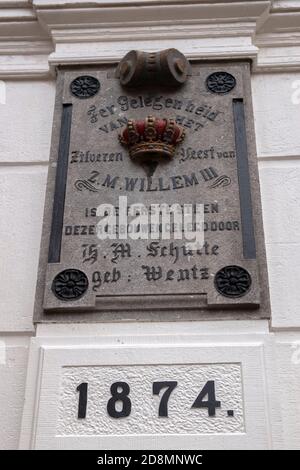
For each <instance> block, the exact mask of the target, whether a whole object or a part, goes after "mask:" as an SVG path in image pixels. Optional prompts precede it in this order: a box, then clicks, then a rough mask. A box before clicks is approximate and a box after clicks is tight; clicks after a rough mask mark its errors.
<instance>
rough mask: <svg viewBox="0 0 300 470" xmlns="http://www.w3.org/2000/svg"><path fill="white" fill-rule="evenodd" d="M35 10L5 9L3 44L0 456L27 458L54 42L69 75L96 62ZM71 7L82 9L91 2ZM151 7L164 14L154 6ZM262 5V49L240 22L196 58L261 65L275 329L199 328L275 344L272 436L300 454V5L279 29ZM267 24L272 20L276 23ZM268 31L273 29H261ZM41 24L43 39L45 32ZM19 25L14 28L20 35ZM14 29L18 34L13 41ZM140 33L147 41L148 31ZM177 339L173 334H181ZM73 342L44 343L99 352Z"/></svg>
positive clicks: (262, 156)
mask: <svg viewBox="0 0 300 470" xmlns="http://www.w3.org/2000/svg"><path fill="white" fill-rule="evenodd" d="M33 3H34V9H32V6H31V2H27V1H23V2H20V1H19V2H15V1H14V0H11V1H2V0H1V1H0V7H2V8H1V10H0V15H1V20H2V22H3V24H4V29H3V30H2V31H3V32H2V33H0V51H1V54H0V80H1V81H0V122H1V125H0V143H1V145H0V149H1V155H0V227H1V229H0V259H1V263H0V279H1V283H0V289H1V293H0V341H1V342H0V409H1V423H2V425H1V427H0V448H1V449H15V448H17V447H18V442H19V435H20V430H21V420H22V411H23V406H24V398H25V381H26V372H27V364H28V350H29V345H30V341H31V337H32V336H34V335H35V330H34V327H33V324H32V313H33V302H34V291H35V283H36V273H37V263H38V253H39V243H40V235H41V225H42V216H43V205H44V195H45V184H46V176H47V162H48V156H49V147H50V138H51V127H52V116H53V106H54V95H55V80H54V78H53V76H52V75H51V73H50V72H49V67H48V56H49V52H51V50H52V49H53V48H54V46H53V45H52V39H53V37H55V38H56V39H57V38H60V42H59V44H58V46H57V49H56V52H52V54H51V56H50V63H59V62H60V61H63V57H64V59H65V63H67V62H68V60H69V61H70V60H71V61H74V62H75V63H76V62H79V63H80V62H85V61H88V60H89V59H88V58H86V57H85V55H84V54H85V53H86V52H85V51H86V50H87V49H88V48H87V47H86V46H85V48H84V47H83V45H84V43H82V44H81V43H80V41H81V39H80V37H81V38H82V37H83V36H80V35H79V34H78V36H76V38H74V49H75V50H80V47H79V48H77V46H78V44H79V46H80V45H82V54H81V56H80V55H79V56H78V57H76V56H75V58H74V54H73V50H72V39H71V40H69V39H68V34H69V33H70V31H69V30H67V29H66V31H63V30H62V29H59V28H60V26H59V25H56V26H55V27H53V24H54V23H55V22H56V21H58V20H57V18H56V17H55V4H59V3H61V2H59V1H57V2H54V1H53V2H51V1H50V0H49V1H46V0H38V1H34V2H33ZM64 3H66V2H64ZM73 3H75V4H77V5H76V6H77V7H79V9H80V7H82V5H83V3H84V2H73ZM95 3H97V2H95ZM107 3H108V4H109V3H111V2H109V1H108V2H107ZM119 3H121V2H119ZM149 3H150V4H151V3H155V2H152V1H151V0H150V1H149ZM181 3H185V2H181ZM198 3H199V4H201V3H205V2H201V1H200V2H198ZM207 3H212V4H213V3H216V2H207ZM229 3H231V2H228V4H229ZM232 3H234V2H232ZM244 3H247V2H244ZM248 3H252V2H248ZM256 3H257V4H259V5H258V6H257V11H256V10H255V12H254V11H253V12H252V13H251V14H252V17H251V21H250V20H249V22H248V23H247V25H248V26H247V27H248V28H249V37H250V36H251V35H252V33H253V29H254V30H255V28H256V27H258V26H259V27H260V28H261V34H260V35H259V36H257V38H256V45H255V44H254V43H252V42H251V40H250V39H249V38H248V37H247V36H244V37H243V38H242V39H241V38H239V37H238V36H239V34H242V33H241V31H242V30H243V29H245V26H244V24H241V26H240V27H239V19H238V18H237V20H236V23H235V28H233V32H231V33H230V34H231V35H232V37H230V39H229V33H228V34H227V36H226V35H225V36H224V37H222V36H221V37H217V38H216V37H215V38H211V37H209V32H207V30H205V28H204V26H203V25H202V26H203V34H202V35H203V37H204V39H203V38H201V37H200V38H199V37H198V38H196V39H195V38H194V40H193V42H192V43H191V42H190V44H192V48H193V50H192V53H191V54H190V55H191V56H193V57H195V56H196V55H197V54H198V55H199V57H205V58H208V57H217V58H218V57H219V58H221V57H222V56H223V57H227V58H228V57H231V56H240V57H251V58H252V59H253V61H254V62H253V63H254V73H253V79H252V84H253V88H252V90H253V104H254V116H255V126H256V135H257V149H258V159H259V172H260V182H261V192H262V205H263V217H264V227H265V238H266V247H267V257H268V271H269V280H270V294H271V303H272V322H271V329H270V328H269V324H268V322H266V321H262V322H253V323H252V324H251V325H249V322H247V323H245V324H243V322H238V323H239V324H236V325H233V324H226V322H217V323H212V322H211V323H210V322H205V325H203V326H201V324H199V325H197V328H198V329H200V328H201V331H202V334H204V336H205V335H208V334H209V335H211V334H213V336H214V341H215V342H218V341H220V343H221V342H222V341H224V338H223V339H222V337H223V336H224V335H226V341H227V342H230V338H231V335H232V341H233V340H234V341H237V338H239V341H240V342H241V343H243V342H245V343H246V342H247V341H249V340H251V338H252V336H253V335H254V336H255V337H257V335H258V336H259V337H260V338H262V341H263V342H264V343H266V344H269V343H270V342H271V343H272V348H271V349H270V348H269V349H268V351H269V352H268V357H266V360H265V368H266V377H267V379H268V385H267V388H266V390H267V391H268V393H269V407H270V417H271V420H272V421H273V422H272V423H271V425H270V426H269V428H268V429H269V430H268V434H269V436H268V437H269V441H270V442H271V444H270V445H271V446H273V447H284V448H300V432H299V429H300V402H299V390H300V352H299V351H300V289H299V284H300V269H299V267H300V242H299V237H298V234H299V229H300V227H299V225H300V222H299V221H300V192H299V182H300V136H299V123H300V102H299V103H298V102H297V96H296V97H295V95H294V98H293V94H295V87H296V86H297V81H300V62H299V57H300V45H298V43H297V41H298V37H299V34H300V32H298V31H297V30H296V31H294V32H293V41H292V44H290V42H291V40H289V36H288V34H290V35H291V34H292V33H291V31H290V30H289V29H288V27H287V26H288V23H287V24H285V28H284V31H285V32H284V37H282V38H281V39H279V38H278V31H279V33H280V29H281V28H280V25H278V14H279V15H282V22H288V21H289V20H288V19H287V17H286V16H285V13H289V17H290V18H291V15H290V13H291V12H292V13H293V14H294V15H299V11H300V4H299V5H298V3H300V2H297V1H293V2H289V1H281V2H279V1H275V2H273V9H274V11H275V12H277V17H276V18H277V19H276V22H275V24H273V22H272V21H273V20H272V15H271V13H270V10H268V8H269V7H270V5H269V7H268V5H267V4H271V2H268V1H266V2H260V1H258V2H256ZM43 4H44V5H48V6H49V5H50V7H51V4H52V6H53V5H54V6H53V8H54V10H53V11H54V13H53V17H51V18H50V19H49V24H48V26H47V27H46V28H45V23H47V20H48V17H47V14H45V13H44V10H43ZM292 4H293V5H294V6H293V5H292ZM212 15H213V13H212ZM224 15H225V13H224ZM231 15H232V13H231ZM255 15H257V17H256V18H254V17H255ZM91 16H92V17H93V14H91ZM237 16H238V15H237ZM40 18H41V20H40ZM266 18H269V19H268V20H267V21H266ZM292 18H295V17H292ZM33 20H34V21H33ZM50 20H51V21H50ZM71 21H72V16H71V13H70V22H71ZM73 21H74V20H73ZM240 21H241V20H240ZM243 21H244V20H243ZM264 21H265V23H264V25H265V26H260V23H263V22H264ZM39 22H41V23H42V24H43V27H40V26H39ZM291 22H292V26H291V29H292V28H294V29H295V28H296V27H295V25H294V20H292V21H291ZM13 23H14V24H15V26H14V28H13V29H12V24H13ZM29 23H30V25H29ZM250 23H251V24H250ZM16 24H17V26H16ZM257 25H258V26H257ZM179 26H180V25H179ZM202 26H201V27H202ZM16 27H17V32H18V34H15V32H16ZM227 27H228V22H227ZM30 28H31V29H30ZM32 28H34V30H33V29H32ZM51 28H53V29H52V30H51ZM141 28H142V30H143V26H141ZM178 28H179V27H178ZM251 28H252V32H251ZM272 28H273V29H272ZM200 29H201V28H200ZM216 29H217V28H216ZM45 30H46V32H45ZM85 30H86V28H85ZM12 31H14V34H13V32H12ZM201 31H202V29H201ZM286 31H287V33H286ZM173 33H174V37H173V38H171V37H168V35H167V34H166V35H165V36H164V43H163V46H162V47H160V48H164V47H169V46H171V47H178V48H179V49H184V48H186V50H185V51H184V52H186V51H188V49H189V41H190V40H187V39H185V40H184V39H182V37H183V36H182V34H183V33H182V31H181V30H180V31H179V32H178V31H177V30H175V29H174V31H173ZM250 33H251V34H250ZM83 34H84V33H83V32H82V35H83ZM103 34H104V33H103ZM114 34H115V36H114V38H113V39H112V40H111V42H105V48H104V49H103V50H105V54H106V57H107V60H110V58H114V57H118V56H119V55H123V50H122V48H121V47H120V45H119V44H123V47H124V40H122V36H121V39H118V38H119V37H120V32H119V31H116V32H115V33H114ZM128 34H129V33H128ZM130 34H132V32H131V33H130ZM157 34H159V32H158V33H157ZM176 34H177V36H176ZM184 34H186V35H187V37H188V34H192V33H191V31H188V30H186V33H184ZM118 35H119V36H118ZM215 35H217V33H215ZM91 36H93V37H92V38H90V41H91V43H92V45H91V50H93V47H92V46H93V41H97V38H96V36H97V35H96V33H95V32H94V33H93V34H92V33H91ZM189 37H190V36H189ZM193 37H194V36H193ZM65 38H67V39H66V40H65ZM174 38H175V39H174ZM64 40H65V43H64ZM118 41H120V43H118ZM131 41H132V40H131ZM157 41H158V42H159V40H158V39H157ZM75 43H76V44H75ZM128 44H129V45H130V41H129V42H128ZM153 44H154V43H153V41H151V35H150V36H149V37H148V36H147V38H146V39H144V38H143V34H142V33H141V31H139V34H138V37H137V39H136V40H135V41H134V47H135V48H137V49H139V48H141V49H145V47H148V48H150V49H151V47H153ZM216 44H217V45H216ZM237 44H238V45H239V46H237ZM75 46H76V47H75ZM126 47H127V46H126ZM158 47H159V44H158ZM243 47H244V50H243ZM257 47H258V50H257V49H256V48H257ZM94 49H95V51H97V53H98V52H99V50H100V51H101V45H100V46H99V43H97V44H95V46H94ZM95 53H96V52H95ZM187 53H188V52H187ZM287 53H288V54H287ZM79 54H80V53H79ZM91 54H92V53H91ZM70 57H71V59H70ZM298 85H299V84H298ZM298 96H299V95H298ZM298 101H300V100H298ZM126 328H127V330H128V333H127V334H128V335H130V334H132V335H136V336H137V337H138V336H139V335H141V332H140V326H138V325H127V326H126ZM174 328H175V327H174V325H173V331H174ZM145 329H149V331H151V327H150V326H145ZM184 329H185V331H186V334H187V335H188V334H189V333H192V332H193V330H194V326H193V325H188V324H185V325H184ZM71 330H72V333H71V332H69V331H70V329H68V332H67V329H64V327H61V328H59V327H53V326H51V327H49V329H48V330H47V327H43V328H42V329H41V330H40V333H39V335H40V336H41V338H42V339H41V341H43V338H46V339H45V341H47V338H48V337H49V338H52V339H51V341H55V338H56V337H57V336H59V342H60V344H61V343H62V344H63V343H64V335H65V338H66V340H65V341H71V338H72V337H73V336H74V337H77V336H81V337H82V338H83V339H82V340H81V341H82V342H83V343H84V341H86V342H87V343H89V339H88V338H89V337H90V336H92V331H93V328H90V330H89V327H88V326H87V327H85V329H84V330H82V331H80V329H79V330H77V329H76V328H72V329H71ZM116 331H117V325H115V326H112V327H111V330H109V326H108V330H106V329H105V328H103V329H102V330H101V329H100V331H99V342H100V343H101V341H102V340H101V334H102V335H103V338H104V337H106V335H107V334H111V335H117V333H116ZM179 333H180V334H181V333H182V325H180V324H178V331H177V333H176V332H174V335H175V336H176V334H179ZM53 338H54V339H53ZM218 338H220V339H219V340H218ZM268 347H269V346H268ZM270 351H271V352H270ZM275 376H276V377H275ZM31 392H32V393H33V390H27V398H28V397H29V396H30V393H31ZM23 442H25V441H24V440H23Z"/></svg>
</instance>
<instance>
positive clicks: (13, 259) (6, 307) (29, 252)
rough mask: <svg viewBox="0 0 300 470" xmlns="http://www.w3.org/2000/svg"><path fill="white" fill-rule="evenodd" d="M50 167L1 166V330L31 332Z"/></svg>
mask: <svg viewBox="0 0 300 470" xmlns="http://www.w3.org/2000/svg"><path fill="white" fill-rule="evenodd" d="M46 176H47V166H46V165H45V166H27V167H25V166H24V167H22V166H21V167H1V166H0V200H1V204H0V233H1V237H0V258H1V263H0V279H1V286H0V291H1V293H0V331H24V330H32V329H33V325H32V316H33V305H34V295H35V285H36V277H37V269H38V256H39V246H40V239H41V228H42V219H43V207H44V198H45V187H46Z"/></svg>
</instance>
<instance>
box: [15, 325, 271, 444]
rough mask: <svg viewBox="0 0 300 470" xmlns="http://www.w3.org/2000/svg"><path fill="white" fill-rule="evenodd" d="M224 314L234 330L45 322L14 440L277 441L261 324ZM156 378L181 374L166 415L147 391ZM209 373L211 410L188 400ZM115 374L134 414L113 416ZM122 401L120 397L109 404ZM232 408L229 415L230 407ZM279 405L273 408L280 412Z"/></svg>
mask: <svg viewBox="0 0 300 470" xmlns="http://www.w3.org/2000/svg"><path fill="white" fill-rule="evenodd" d="M229 323H230V329H231V332H229V326H228V324H227V326H223V325H226V322H219V326H217V325H213V324H212V323H209V322H204V323H202V324H201V327H200V326H199V325H198V324H197V323H196V322H190V323H189V322H185V323H183V324H182V323H180V322H177V323H168V324H162V329H161V328H160V326H161V325H158V324H154V323H153V324H147V323H143V328H141V326H140V325H138V324H135V323H132V324H125V325H124V326H123V325H121V324H119V325H77V326H74V328H72V330H70V327H69V326H64V325H56V326H55V325H52V326H51V325H49V329H48V326H47V325H44V326H42V327H41V328H39V331H40V330H41V332H42V333H43V336H41V337H39V336H38V337H37V338H36V339H35V340H33V342H32V347H31V354H30V359H29V367H28V378H27V398H26V404H25V409H24V415H23V425H22V435H21V440H20V448H33V449H55V448H59V449H75V448H76V449H78V448H80V449H101V448H103V449H116V448H117V449H127V448H130V447H134V448H140V449H155V448H156V449H170V448H172V449H192V448H199V447H200V448H201V447H203V448H210V449H223V448H224V449H237V448H238V449H243V448H250V449H252V448H255V449H267V448H272V447H274V445H275V441H276V439H277V437H276V439H275V440H274V441H273V442H272V430H271V429H272V427H273V424H274V426H275V424H276V423H272V425H271V424H270V421H271V417H270V412H271V410H272V407H271V406H270V402H271V401H272V393H271V387H272V380H274V381H275V378H274V376H272V375H271V374H270V375H271V377H268V379H267V377H266V374H267V371H266V370H265V362H264V356H267V355H269V353H270V347H269V345H268V343H269V338H268V335H266V324H267V323H266V322H263V323H262V322H253V329H254V330H255V329H256V333H250V330H249V331H248V332H247V327H245V326H243V325H237V327H235V324H234V322H229ZM240 323H241V322H240ZM249 323H250V322H249ZM67 329H68V332H69V333H68V334H67V335H66V331H67ZM47 331H48V334H49V335H50V336H47ZM60 331H61V333H59V332H60ZM80 331H81V333H82V335H83V336H80ZM200 331H201V332H200ZM235 331H236V333H235ZM238 331H239V332H238ZM73 332H74V334H75V335H74V336H73ZM88 332H89V333H88ZM118 332H119V333H118ZM86 334H89V336H85V335H86ZM270 367H273V365H272V364H271V366H270ZM269 372H270V373H271V371H269ZM163 380H169V381H170V380H175V381H177V382H178V386H177V388H176V389H174V391H173V395H171V397H170V399H169V417H168V418H166V417H164V418H158V416H157V411H158V406H159V400H160V397H157V396H153V395H152V383H153V381H163ZM208 380H214V381H215V390H216V400H220V401H221V407H220V408H217V409H216V415H215V416H210V417H209V416H208V413H207V409H206V408H203V409H198V410H197V409H195V410H191V408H190V407H191V405H192V404H193V402H194V400H195V399H196V397H197V395H198V394H199V392H200V391H201V390H202V388H203V386H204V385H205V384H206V382H207V381H208ZM85 381H88V382H89V388H88V404H87V415H86V418H78V392H77V391H76V389H77V387H78V385H80V383H82V382H85ZM116 381H123V382H124V381H128V384H129V385H130V398H131V400H132V414H131V415H130V416H127V417H122V418H119V419H118V418H111V417H109V416H108V412H107V403H108V400H109V399H110V391H111V390H110V386H111V384H112V383H114V382H116ZM269 386H270V389H269V388H268V387H269ZM207 398H208V397H207V396H205V398H204V399H207ZM121 408H122V407H121V404H120V403H117V404H116V409H121ZM231 409H232V410H234V416H233V417H232V416H228V413H227V411H228V410H231ZM279 412H280V410H279V411H278V407H277V408H276V413H277V417H280V414H279ZM33 414H34V422H32V416H33ZM197 417H198V419H197Z"/></svg>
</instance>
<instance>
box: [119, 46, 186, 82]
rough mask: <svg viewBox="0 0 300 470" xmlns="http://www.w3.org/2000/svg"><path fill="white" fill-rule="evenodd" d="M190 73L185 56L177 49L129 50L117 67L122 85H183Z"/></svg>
mask: <svg viewBox="0 0 300 470" xmlns="http://www.w3.org/2000/svg"><path fill="white" fill-rule="evenodd" d="M190 74H191V66H190V64H189V62H188V60H187V59H186V57H185V56H184V55H183V54H182V53H181V52H179V51H178V50H177V49H166V50H164V51H160V52H151V53H149V52H143V51H134V50H133V51H130V52H128V54H126V55H125V57H124V58H123V59H122V60H121V62H120V64H119V66H118V68H117V73H116V75H117V77H119V79H120V83H121V85H122V86H124V87H136V86H140V85H145V84H148V83H150V84H153V83H156V84H160V85H167V86H180V85H183V84H184V83H185V82H186V80H187V79H188V76H189V75H190Z"/></svg>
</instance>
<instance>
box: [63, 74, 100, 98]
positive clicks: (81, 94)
mask: <svg viewBox="0 0 300 470" xmlns="http://www.w3.org/2000/svg"><path fill="white" fill-rule="evenodd" d="M70 90H71V93H72V95H74V96H76V98H80V99H86V98H91V97H92V96H95V95H96V94H97V93H98V91H99V90H100V82H99V80H97V78H95V77H92V76H91V75H81V76H80V77H77V78H75V79H74V80H73V81H72V82H71V85H70Z"/></svg>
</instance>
